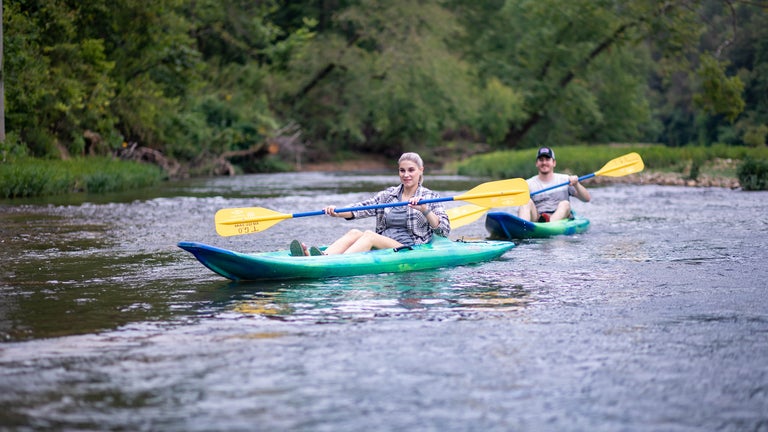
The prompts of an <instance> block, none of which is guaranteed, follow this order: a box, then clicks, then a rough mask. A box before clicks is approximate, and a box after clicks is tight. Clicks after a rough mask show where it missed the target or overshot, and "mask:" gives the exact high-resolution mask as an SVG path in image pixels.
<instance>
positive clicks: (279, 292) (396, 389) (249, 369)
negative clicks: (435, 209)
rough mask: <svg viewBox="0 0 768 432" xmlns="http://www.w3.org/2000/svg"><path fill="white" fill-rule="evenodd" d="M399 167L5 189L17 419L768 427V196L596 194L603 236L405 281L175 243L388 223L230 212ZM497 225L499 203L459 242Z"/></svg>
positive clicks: (6, 278)
mask: <svg viewBox="0 0 768 432" xmlns="http://www.w3.org/2000/svg"><path fill="white" fill-rule="evenodd" d="M483 181H485V179H471V178H462V177H451V176H431V177H430V176H428V178H427V181H426V185H427V186H429V187H430V188H432V189H434V190H436V191H439V192H440V193H441V194H442V195H443V196H452V195H458V194H461V193H462V192H464V191H466V190H468V189H470V188H471V187H473V186H474V185H477V184H479V183H481V182H483ZM396 182H397V176H396V173H391V174H390V173H386V174H381V175H359V174H345V175H340V174H327V173H299V174H296V173H293V174H274V175H252V176H241V177H236V178H221V179H209V180H195V181H190V182H185V183H174V184H169V185H165V186H162V187H160V188H157V189H153V190H145V191H134V192H132V193H126V194H121V195H111V196H100V197H77V198H58V199H55V200H47V201H13V202H4V203H0V246H1V247H0V262H2V268H1V269H0V430H9V431H12V430H19V431H22V430H23V431H27V430H131V431H144V430H147V431H158V430H162V431H218V430H227V431H239V430H242V431H253V430H291V431H340V430H341V431H359V430H377V431H379V430H381V431H390V430H391V431H401V430H419V431H466V430H472V431H475V430H477V431H509V430H553V431H555V430H556V431H617V430H622V431H648V430H663V431H768V295H767V293H766V285H768V284H767V283H766V281H768V263H767V258H768V253H767V252H766V244H768V193H766V192H743V191H732V190H727V189H716V188H713V189H694V188H682V187H660V186H650V185H649V186H637V185H614V186H606V187H600V188H597V187H595V188H592V189H591V191H592V196H593V202H591V203H588V204H584V203H580V202H576V203H574V206H575V208H576V209H577V210H578V211H579V212H580V214H581V215H583V216H584V217H587V218H589V219H590V220H591V222H592V225H591V227H590V230H589V231H588V232H587V233H586V234H583V235H579V236H570V237H558V238H552V239H546V240H536V241H526V242H521V243H519V244H518V245H517V246H516V247H515V248H513V249H512V250H511V251H509V252H507V253H506V254H505V255H504V256H503V257H502V258H501V259H499V260H496V261H492V262H488V263H484V264H480V265H474V266H467V267H457V268H448V269H441V270H436V271H425V272H416V273H406V274H385V275H374V276H359V277H350V278H338V279H327V280H315V281H289V282H285V281H284V282H273V283H240V284H235V283H232V282H229V281H228V280H226V279H223V278H221V277H219V276H217V275H215V274H213V273H212V272H210V271H209V270H207V269H206V268H204V267H203V266H202V265H200V264H199V263H198V262H197V261H196V260H195V259H194V258H193V257H192V256H191V255H189V254H188V253H186V252H184V251H182V250H181V249H179V248H177V247H176V243H178V242H179V241H182V240H187V241H199V242H205V243H209V244H213V245H216V246H219V247H223V248H228V249H233V250H238V251H244V252H248V251H267V250H274V249H286V248H287V246H288V243H289V242H290V240H291V239H293V238H299V239H301V240H302V241H304V242H306V243H308V244H318V245H322V244H327V243H329V242H330V241H331V240H333V239H334V238H335V237H337V236H339V235H341V234H343V233H344V232H345V231H346V230H347V229H349V228H351V227H360V228H372V227H373V220H372V219H365V220H356V221H351V222H347V221H343V220H340V219H330V218H326V217H324V216H318V217H306V218H296V219H288V220H285V221H283V222H281V223H279V224H278V225H275V226H273V227H272V228H271V229H269V230H268V231H265V232H262V233H259V234H253V235H248V236H236V237H227V238H223V237H219V236H217V235H216V232H215V228H214V224H213V215H214V213H215V211H216V210H218V209H220V208H225V207H249V206H259V207H265V208H269V209H273V210H277V211H280V212H285V213H296V212H305V211H313V210H318V209H321V208H322V207H323V206H325V205H327V204H336V205H344V204H348V203H351V202H354V201H357V200H359V199H362V198H367V197H368V196H370V194H371V193H372V192H374V191H377V190H379V189H382V188H383V187H385V186H389V185H392V184H395V183H396ZM460 204H462V203H449V206H453V205H460ZM485 236H486V232H485V229H484V226H483V220H482V219H481V220H479V221H478V222H475V223H473V224H471V225H467V226H465V227H461V228H459V229H456V230H454V232H453V233H452V235H451V237H452V238H460V237H465V238H483V237H485Z"/></svg>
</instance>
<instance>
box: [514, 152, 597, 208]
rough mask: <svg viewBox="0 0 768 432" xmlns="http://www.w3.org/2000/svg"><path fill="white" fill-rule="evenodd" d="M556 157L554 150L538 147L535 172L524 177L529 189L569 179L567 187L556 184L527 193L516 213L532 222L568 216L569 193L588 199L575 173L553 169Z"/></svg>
mask: <svg viewBox="0 0 768 432" xmlns="http://www.w3.org/2000/svg"><path fill="white" fill-rule="evenodd" d="M555 166H557V161H556V160H555V152H554V150H552V149H551V148H549V147H542V148H540V149H539V151H538V153H537V154H536V168H537V169H538V170H539V174H538V175H535V176H533V177H531V178H529V179H528V180H527V182H528V189H529V190H530V191H531V193H533V192H536V191H538V190H542V189H546V188H548V187H550V186H555V185H557V184H562V183H570V184H569V185H568V187H560V188H556V189H552V190H551V191H548V192H544V193H541V194H536V195H533V196H531V200H530V201H528V203H527V204H525V205H523V206H520V208H519V209H518V212H517V216H518V217H519V218H521V219H525V220H527V221H534V222H554V221H557V220H561V219H568V218H570V217H571V201H570V197H571V196H575V197H576V198H578V199H580V200H581V201H583V202H589V200H590V199H591V196H590V195H589V191H588V190H587V188H585V187H584V186H583V185H582V184H581V183H580V182H579V178H578V177H577V176H575V175H573V176H569V175H567V174H558V173H556V172H555Z"/></svg>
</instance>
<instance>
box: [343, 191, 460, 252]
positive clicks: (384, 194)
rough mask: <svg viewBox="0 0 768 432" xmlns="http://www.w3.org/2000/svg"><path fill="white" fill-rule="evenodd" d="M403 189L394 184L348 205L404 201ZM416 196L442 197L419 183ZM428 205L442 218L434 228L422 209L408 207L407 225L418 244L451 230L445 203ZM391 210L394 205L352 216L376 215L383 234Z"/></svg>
mask: <svg viewBox="0 0 768 432" xmlns="http://www.w3.org/2000/svg"><path fill="white" fill-rule="evenodd" d="M402 190H403V185H402V184H401V185H399V186H392V187H390V188H387V189H385V190H383V191H381V192H379V193H377V194H376V195H374V196H373V197H372V198H370V199H367V200H365V201H361V202H359V203H355V204H350V205H349V206H347V207H362V206H369V205H375V204H387V203H394V202H400V201H402V200H401V199H400V198H399V197H400V195H401V192H402ZM414 196H417V197H421V199H434V198H440V195H438V194H437V193H435V192H432V191H431V190H429V189H427V188H425V187H424V186H421V185H419V188H418V189H416V194H415V195H414ZM427 206H429V208H430V210H432V213H434V214H436V215H437V217H438V219H440V224H439V225H438V226H437V228H432V227H431V226H429V222H428V221H427V217H426V216H424V215H423V214H421V212H420V211H418V210H416V209H413V208H410V207H409V208H408V219H407V221H406V226H407V227H408V230H409V231H411V233H413V236H414V237H416V244H421V243H429V242H430V241H431V240H432V235H433V234H437V235H440V236H443V237H448V234H449V233H450V232H451V224H450V221H449V220H448V213H446V212H445V207H443V204H442V203H439V202H437V203H429V204H427ZM390 211H392V207H385V208H378V209H372V210H357V211H353V212H352V216H353V218H366V217H372V216H376V232H377V233H379V234H381V233H383V232H384V230H385V229H386V228H387V218H386V215H387V214H388V213H389V212H390Z"/></svg>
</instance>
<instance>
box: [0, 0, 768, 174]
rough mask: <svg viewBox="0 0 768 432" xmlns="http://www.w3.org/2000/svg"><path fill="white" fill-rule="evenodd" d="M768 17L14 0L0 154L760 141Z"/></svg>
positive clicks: (508, 6) (560, 2) (534, 4)
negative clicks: (3, 134)
mask: <svg viewBox="0 0 768 432" xmlns="http://www.w3.org/2000/svg"><path fill="white" fill-rule="evenodd" d="M767 12H768V2H765V1H756V0H754V1H739V0H669V1H660V0H630V1H627V0H620V1H619V0H613V1H612V0H568V1H565V0H490V1H475V0H422V1H418V0H305V1H294V0H291V1H278V0H261V1H258V0H257V1H254V0H224V1H221V0H155V1H151V2H148V1H145V0H3V32H4V45H3V75H2V81H3V84H4V89H5V108H4V109H5V130H6V137H5V140H4V142H3V143H2V144H0V150H2V153H3V159H4V160H5V158H6V157H7V156H8V155H27V156H32V157H36V158H53V159H61V158H69V157H76V156H87V155H108V154H115V153H117V152H120V151H126V149H131V148H136V147H137V146H140V147H143V148H148V149H152V150H153V151H157V152H159V153H161V154H163V155H165V156H166V157H168V158H170V159H173V160H176V161H180V162H182V163H189V164H194V165H197V166H199V167H201V168H200V169H201V171H203V172H204V171H206V170H209V169H212V168H211V167H210V161H213V160H216V159H217V158H220V157H221V155H224V154H227V155H230V156H232V155H243V156H245V155H248V154H259V155H264V154H268V153H276V152H277V153H280V154H281V155H282V156H283V157H284V158H285V159H286V160H294V159H295V160H299V159H301V160H303V161H317V160H322V159H324V158H329V157H333V158H338V157H342V156H343V155H347V154H359V153H364V154H365V153H375V154H379V155H384V156H396V155H398V154H399V153H400V152H402V151H404V150H411V149H416V150H419V151H425V152H428V153H430V154H433V155H435V157H438V156H441V157H446V158H451V157H452V158H460V157H463V156H465V155H469V154H474V153H480V152H486V151H492V150H501V149H522V148H529V147H534V146H538V145H542V144H549V145H556V146H566V145H572V144H585V143H586V144H605V143H614V142H619V143H662V144H664V145H667V146H673V147H679V146H689V145H697V146H710V145H713V144H726V145H731V146H751V147H757V146H765V145H766V137H767V136H768V13H767ZM243 160H247V158H245V157H244V159H243ZM250 163H251V164H255V163H256V162H253V161H251V162H250ZM247 164H248V163H246V165H247ZM249 169H251V170H255V169H257V167H251V168H248V167H247V166H246V170H249Z"/></svg>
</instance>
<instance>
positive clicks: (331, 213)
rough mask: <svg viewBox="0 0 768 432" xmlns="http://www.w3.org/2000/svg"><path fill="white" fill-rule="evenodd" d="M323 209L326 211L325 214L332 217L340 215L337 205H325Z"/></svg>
mask: <svg viewBox="0 0 768 432" xmlns="http://www.w3.org/2000/svg"><path fill="white" fill-rule="evenodd" d="M323 211H324V212H325V214H327V215H328V216H330V217H339V215H338V214H336V206H332V205H330V206H328V207H325V208H324V209H323Z"/></svg>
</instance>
